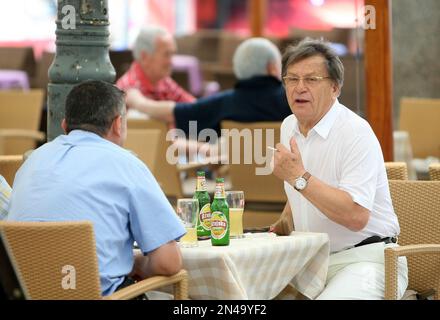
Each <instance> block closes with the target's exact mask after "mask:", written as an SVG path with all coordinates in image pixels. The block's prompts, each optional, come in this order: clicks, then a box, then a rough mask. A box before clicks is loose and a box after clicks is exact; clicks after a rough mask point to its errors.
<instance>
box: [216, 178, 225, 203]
mask: <svg viewBox="0 0 440 320" xmlns="http://www.w3.org/2000/svg"><path fill="white" fill-rule="evenodd" d="M222 198H223V199H224V198H226V195H225V184H224V183H222V182H217V183H216V185H215V194H214V199H222Z"/></svg>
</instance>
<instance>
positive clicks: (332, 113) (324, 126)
mask: <svg viewBox="0 0 440 320" xmlns="http://www.w3.org/2000/svg"><path fill="white" fill-rule="evenodd" d="M339 111H340V107H339V101H338V99H336V101H335V102H334V103H333V105H332V106H331V107H330V110H329V111H327V113H326V114H325V115H324V117H322V119H321V120H319V122H318V123H317V124H316V125H315V126H314V127H313V128H312V129H311V130H310V132H309V134H310V133H312V132H313V131H315V132H316V133H317V134H319V135H320V136H321V138H323V139H327V137H328V135H329V133H330V129H331V128H332V126H333V124H334V123H335V121H336V118H337V116H338V114H339ZM293 132H294V133H295V135H302V134H301V131H300V130H299V122H298V119H297V120H296V123H295V125H294V127H293Z"/></svg>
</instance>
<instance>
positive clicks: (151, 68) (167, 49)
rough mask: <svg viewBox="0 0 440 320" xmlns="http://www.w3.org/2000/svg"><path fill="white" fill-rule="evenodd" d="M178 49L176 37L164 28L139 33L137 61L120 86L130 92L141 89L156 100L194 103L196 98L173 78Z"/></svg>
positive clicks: (135, 55)
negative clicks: (174, 59)
mask: <svg viewBox="0 0 440 320" xmlns="http://www.w3.org/2000/svg"><path fill="white" fill-rule="evenodd" d="M175 52H176V42H175V40H174V38H173V36H172V35H171V34H170V33H168V32H167V31H166V30H164V29H162V28H160V27H148V28H144V29H142V30H141V31H140V32H139V35H138V36H137V38H136V41H135V43H134V46H133V57H134V59H135V61H134V62H133V63H132V65H131V67H130V69H129V70H128V71H127V72H126V73H125V74H124V75H123V76H122V77H121V78H120V79H119V80H118V81H117V83H116V85H117V86H118V87H119V88H120V89H122V90H124V91H127V90H128V89H138V90H139V91H140V92H141V93H142V94H143V95H144V96H145V97H148V98H150V99H153V100H168V101H175V102H192V101H194V100H195V98H194V97H193V96H192V95H191V94H189V93H188V92H187V91H185V90H184V89H183V88H181V87H180V86H179V85H178V84H177V83H176V82H174V81H173V80H172V79H171V78H170V75H171V70H172V65H171V58H172V56H173V54H174V53H175Z"/></svg>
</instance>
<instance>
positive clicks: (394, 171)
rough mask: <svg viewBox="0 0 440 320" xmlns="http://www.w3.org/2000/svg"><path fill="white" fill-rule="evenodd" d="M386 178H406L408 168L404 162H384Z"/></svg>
mask: <svg viewBox="0 0 440 320" xmlns="http://www.w3.org/2000/svg"><path fill="white" fill-rule="evenodd" d="M385 168H386V170H387V177H388V180H408V168H407V166H406V163H405V162H385Z"/></svg>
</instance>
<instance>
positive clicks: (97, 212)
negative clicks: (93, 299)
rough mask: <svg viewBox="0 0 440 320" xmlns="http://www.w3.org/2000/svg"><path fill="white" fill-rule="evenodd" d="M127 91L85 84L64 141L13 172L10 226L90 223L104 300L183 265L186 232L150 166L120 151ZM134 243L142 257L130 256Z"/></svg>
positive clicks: (69, 105)
mask: <svg viewBox="0 0 440 320" xmlns="http://www.w3.org/2000/svg"><path fill="white" fill-rule="evenodd" d="M124 100H125V95H124V92H123V91H121V90H120V89H118V88H117V87H116V86H113V85H111V84H109V83H106V82H102V81H85V82H83V83H81V84H79V85H77V86H75V87H74V88H73V89H72V90H71V91H70V93H69V94H68V96H67V98H66V110H65V111H66V112H65V119H63V122H62V127H63V129H64V131H65V132H66V135H61V136H59V137H57V138H56V139H54V140H53V141H51V142H49V143H46V144H44V145H43V146H41V147H40V148H38V149H36V150H35V151H34V152H32V154H31V155H30V156H29V158H28V159H27V160H26V161H25V162H24V164H23V165H22V167H21V168H20V169H19V171H18V172H17V174H16V177H15V181H14V187H13V190H12V194H11V198H10V206H9V214H8V217H7V220H19V221H79V220H89V221H92V223H93V227H94V232H95V238H96V249H97V255H98V263H99V272H100V279H101V290H102V293H103V295H109V294H111V293H113V292H114V291H116V290H118V289H119V288H122V287H124V286H126V285H128V284H130V283H132V280H131V279H132V278H134V279H144V278H147V277H150V276H153V275H172V274H175V273H177V272H178V271H179V270H180V269H181V267H182V258H181V253H180V249H179V248H178V246H177V244H176V242H175V240H176V239H179V238H180V237H181V236H183V235H184V234H185V229H184V227H183V226H182V224H181V223H180V221H179V220H178V218H177V216H176V214H175V212H174V210H173V208H172V207H171V205H170V203H169V202H168V200H167V199H166V197H165V195H164V194H163V192H162V190H161V189H160V187H159V185H158V183H157V182H156V180H155V178H154V177H153V175H152V174H151V172H150V171H149V170H148V168H147V167H146V166H145V165H144V164H143V162H141V161H140V160H139V159H137V158H136V157H135V156H133V155H132V154H131V153H130V152H129V151H127V150H125V149H123V148H122V145H123V143H124V141H125V139H126V134H127V120H126V107H125V102H124ZM134 241H136V242H137V244H138V245H139V248H140V249H141V251H142V252H143V253H144V254H145V255H137V256H135V257H134V256H133V242H134Z"/></svg>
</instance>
